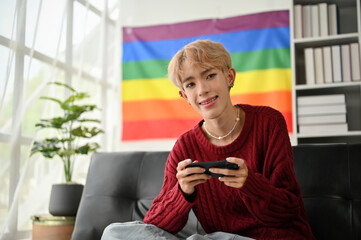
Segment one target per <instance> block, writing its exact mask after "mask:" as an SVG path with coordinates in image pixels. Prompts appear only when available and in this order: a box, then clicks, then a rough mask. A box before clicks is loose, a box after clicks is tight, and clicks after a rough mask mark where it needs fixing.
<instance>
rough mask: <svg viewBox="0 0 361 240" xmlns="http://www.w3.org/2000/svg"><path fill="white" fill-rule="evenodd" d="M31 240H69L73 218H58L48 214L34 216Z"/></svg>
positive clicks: (72, 227)
mask: <svg viewBox="0 0 361 240" xmlns="http://www.w3.org/2000/svg"><path fill="white" fill-rule="evenodd" d="M31 219H32V221H33V233H32V240H48V239H52V240H70V238H71V234H72V233H73V230H74V223H75V217H60V216H52V215H50V214H45V215H35V216H32V217H31Z"/></svg>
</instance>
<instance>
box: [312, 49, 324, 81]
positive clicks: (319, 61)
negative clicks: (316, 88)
mask: <svg viewBox="0 0 361 240" xmlns="http://www.w3.org/2000/svg"><path fill="white" fill-rule="evenodd" d="M314 58H315V59H314V61H315V82H316V84H322V83H324V82H325V80H324V79H325V76H324V65H323V56H322V48H320V47H319V48H315V49H314Z"/></svg>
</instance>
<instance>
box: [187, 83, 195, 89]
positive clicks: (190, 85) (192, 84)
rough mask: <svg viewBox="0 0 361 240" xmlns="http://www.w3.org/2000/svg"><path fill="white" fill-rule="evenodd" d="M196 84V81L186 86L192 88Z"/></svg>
mask: <svg viewBox="0 0 361 240" xmlns="http://www.w3.org/2000/svg"><path fill="white" fill-rule="evenodd" d="M193 86H194V83H188V84H187V85H186V88H190V87H193Z"/></svg>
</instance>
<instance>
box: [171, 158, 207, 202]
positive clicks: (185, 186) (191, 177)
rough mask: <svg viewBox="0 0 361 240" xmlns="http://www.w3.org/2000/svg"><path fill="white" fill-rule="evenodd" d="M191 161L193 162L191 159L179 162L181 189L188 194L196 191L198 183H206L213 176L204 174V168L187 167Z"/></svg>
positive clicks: (178, 172) (178, 170)
mask: <svg viewBox="0 0 361 240" xmlns="http://www.w3.org/2000/svg"><path fill="white" fill-rule="evenodd" d="M190 163H192V160H191V159H186V160H183V161H181V162H179V163H178V166H177V175H176V177H177V179H178V183H179V186H180V188H181V190H182V191H183V193H185V194H187V195H191V194H192V193H194V191H195V187H196V186H197V185H198V184H201V183H205V182H206V181H207V180H208V179H210V178H212V177H211V176H210V175H208V174H204V172H205V169H204V168H200V167H191V168H185V167H186V166H187V165H188V164H190Z"/></svg>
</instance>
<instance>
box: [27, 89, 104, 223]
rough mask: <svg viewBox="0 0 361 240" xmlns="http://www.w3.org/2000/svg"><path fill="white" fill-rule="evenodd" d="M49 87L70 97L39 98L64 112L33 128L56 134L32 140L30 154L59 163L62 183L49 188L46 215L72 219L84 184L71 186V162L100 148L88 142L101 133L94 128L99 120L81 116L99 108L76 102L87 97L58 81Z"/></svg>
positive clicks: (87, 96)
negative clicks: (65, 90)
mask: <svg viewBox="0 0 361 240" xmlns="http://www.w3.org/2000/svg"><path fill="white" fill-rule="evenodd" d="M49 84H55V85H58V86H60V87H65V88H66V89H68V90H69V91H70V92H71V94H70V96H69V97H67V98H66V99H65V100H60V99H57V98H54V97H41V99H44V100H49V101H53V102H56V103H58V104H59V106H60V108H61V109H62V112H63V113H62V115H60V116H56V117H53V118H47V119H41V120H40V122H38V123H37V124H36V125H35V126H36V127H37V128H38V129H39V130H41V129H49V128H50V129H54V130H56V131H55V132H56V134H55V135H54V136H52V137H48V138H45V139H42V140H38V141H34V144H33V147H32V149H31V155H33V154H35V153H41V154H42V155H43V156H44V157H45V158H50V159H53V158H58V159H61V160H62V162H63V166H64V176H65V183H64V184H54V185H53V186H52V190H51V196H50V204H49V212H50V213H51V214H52V215H55V216H75V215H76V212H77V210H78V206H79V202H80V198H81V194H82V191H83V185H81V184H77V183H74V182H73V180H72V174H73V166H74V160H75V158H76V157H77V155H80V154H88V153H90V152H95V151H96V150H97V149H98V148H99V147H100V146H99V144H98V143H96V142H88V140H89V139H91V138H93V137H95V136H96V135H98V134H100V133H103V130H101V129H100V128H98V127H97V125H99V124H100V121H99V120H97V119H91V118H85V117H84V114H86V113H89V112H92V111H94V110H96V109H98V108H97V106H96V105H91V104H79V103H78V102H79V101H81V100H83V99H85V98H89V97H90V96H89V94H88V93H86V92H78V91H76V90H75V89H74V88H72V87H71V86H69V85H67V84H64V83H60V82H51V83H49ZM90 123H91V124H92V125H93V126H92V127H89V126H86V124H90ZM84 140H85V141H84Z"/></svg>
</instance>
